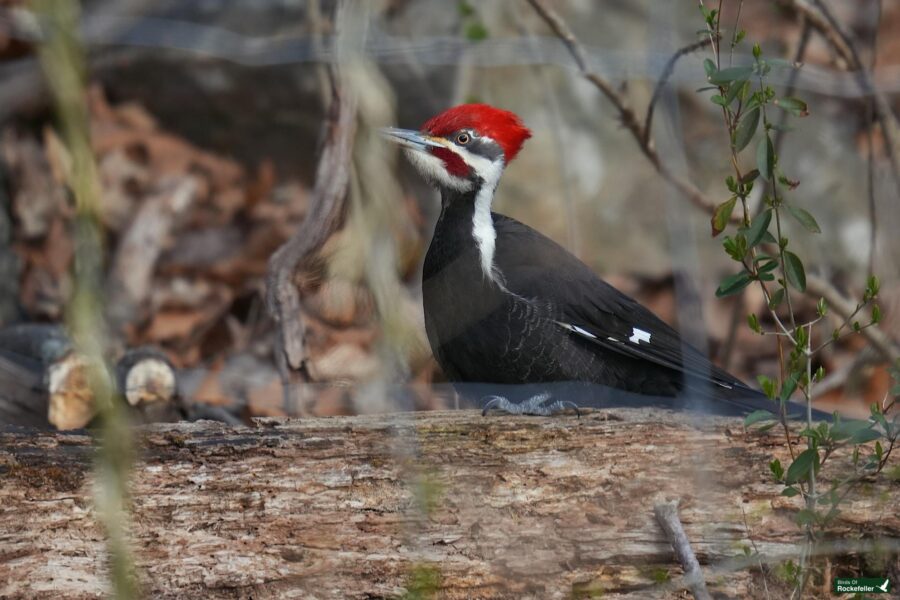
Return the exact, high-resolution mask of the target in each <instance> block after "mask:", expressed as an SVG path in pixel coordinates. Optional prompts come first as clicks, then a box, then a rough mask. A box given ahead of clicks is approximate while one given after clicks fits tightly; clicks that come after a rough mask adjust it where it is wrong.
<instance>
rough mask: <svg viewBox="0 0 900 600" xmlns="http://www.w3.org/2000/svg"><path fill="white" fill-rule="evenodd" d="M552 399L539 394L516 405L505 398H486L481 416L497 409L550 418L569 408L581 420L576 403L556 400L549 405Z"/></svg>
mask: <svg viewBox="0 0 900 600" xmlns="http://www.w3.org/2000/svg"><path fill="white" fill-rule="evenodd" d="M550 398H552V396H551V395H550V394H548V393H543V394H537V395H535V396H532V397H531V398H529V399H528V400H525V401H524V402H519V403H518V404H516V403H514V402H510V401H509V400H507V399H506V398H504V397H503V396H496V395H490V396H485V397H484V398H482V399H483V400H487V402H486V403H485V405H484V408H482V409H481V416H483V417H484V416H487V414H488V412H489V411H490V410H491V409H496V410H499V411H502V412H505V413H507V414H510V415H534V416H538V417H550V416H553V415H555V414H557V413H560V412H563V411H564V410H566V409H567V408H571V409H573V410H574V411H575V415H576V416H577V417H578V418H581V411H579V410H578V405H577V404H575V403H574V402H572V401H570V400H556V401H555V402H552V403H550V404H547V401H548V400H550Z"/></svg>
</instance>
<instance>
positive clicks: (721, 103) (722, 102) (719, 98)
mask: <svg viewBox="0 0 900 600" xmlns="http://www.w3.org/2000/svg"><path fill="white" fill-rule="evenodd" d="M710 101H711V102H712V103H713V104H718V105H719V106H728V103H727V102H725V98H723V97H722V96H720V95H719V94H716V95H715V96H712V97H711V98H710Z"/></svg>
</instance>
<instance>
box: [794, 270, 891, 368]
mask: <svg viewBox="0 0 900 600" xmlns="http://www.w3.org/2000/svg"><path fill="white" fill-rule="evenodd" d="M806 292H807V294H809V295H810V296H819V297H821V298H824V299H825V302H827V303H828V307H829V308H830V309H831V310H833V311H834V312H835V313H837V314H838V315H840V316H841V317H843V318H844V319H851V318H853V315H854V313H855V312H856V307H857V306H858V303H856V302H854V301H853V300H849V299H847V298H845V297H844V295H843V294H841V293H840V292H839V291H838V290H837V289H836V288H835V287H834V286H833V285H831V283H830V282H828V281H827V280H825V279H822V278H821V277H816V276H814V275H807V277H806ZM860 334H862V336H863V337H865V338H866V339H867V340H868V341H869V343H870V344H872V346H873V347H874V348H875V349H876V350H878V352H879V353H880V354H881V355H882V356H884V358H885V359H886V360H887V361H889V362H894V361H895V360H897V358H898V357H900V345H898V344H897V342H896V341H895V340H894V339H892V338H891V337H890V336H889V335H888V334H886V333H885V332H884V331H883V330H881V329H879V328H878V327H862V328H860Z"/></svg>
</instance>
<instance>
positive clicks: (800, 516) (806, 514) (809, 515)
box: [796, 508, 816, 526]
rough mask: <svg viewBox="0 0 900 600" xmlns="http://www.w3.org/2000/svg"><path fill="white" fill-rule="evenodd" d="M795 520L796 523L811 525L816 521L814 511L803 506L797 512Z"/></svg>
mask: <svg viewBox="0 0 900 600" xmlns="http://www.w3.org/2000/svg"><path fill="white" fill-rule="evenodd" d="M796 520H797V525H800V526H803V525H811V524H813V523H815V522H816V513H815V512H813V511H811V510H809V509H808V508H804V509H802V510H801V511H799V512H798V513H797V517H796Z"/></svg>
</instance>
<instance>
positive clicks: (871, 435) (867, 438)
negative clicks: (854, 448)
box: [850, 428, 882, 444]
mask: <svg viewBox="0 0 900 600" xmlns="http://www.w3.org/2000/svg"><path fill="white" fill-rule="evenodd" d="M881 437H882V435H881V432H880V431H878V430H877V429H871V428H869V429H862V430H860V431H857V432H856V433H854V434H853V437H851V438H850V443H851V444H865V443H866V442H871V441H872V440H878V439H881Z"/></svg>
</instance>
